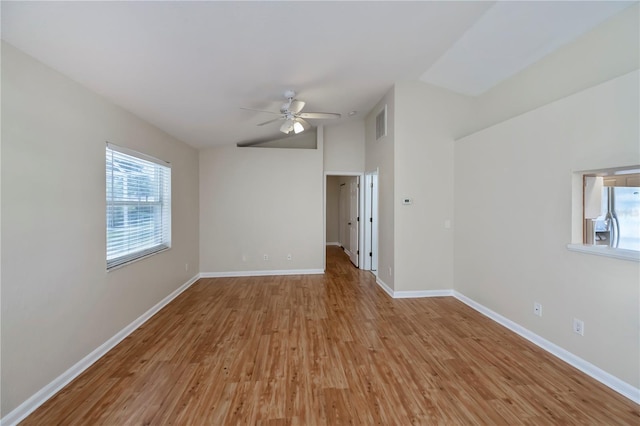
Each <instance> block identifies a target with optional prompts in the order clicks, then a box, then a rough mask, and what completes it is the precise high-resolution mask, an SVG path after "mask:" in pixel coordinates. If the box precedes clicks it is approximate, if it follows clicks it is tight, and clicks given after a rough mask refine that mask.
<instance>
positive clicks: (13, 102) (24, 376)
mask: <svg viewBox="0 0 640 426" xmlns="http://www.w3.org/2000/svg"><path fill="white" fill-rule="evenodd" d="M105 141H109V142H113V143H115V144H118V145H121V146H126V147H128V148H131V149H134V150H137V151H141V152H144V153H147V154H149V155H152V156H154V157H157V158H160V159H163V160H167V161H170V162H171V164H172V248H171V249H170V250H168V251H166V252H163V253H160V254H157V255H154V256H151V257H149V258H147V259H144V260H142V261H139V262H136V263H133V264H130V265H127V266H125V267H123V268H121V269H117V270H114V271H112V272H109V273H107V272H106V261H105V258H106V249H105V244H106V238H105V197H106V194H105ZM1 166H2V168H1V170H2V203H1V206H2V207H1V209H2V214H1V216H2V242H1V243H2V265H1V266H2V289H1V292H2V302H1V303H2V307H1V308H2V314H1V315H2V317H1V320H2V321H1V323H2V325H1V327H2V328H1V335H2V337H1V339H2V340H1V346H2V354H1V355H2V382H1V387H2V409H1V413H2V416H4V415H6V414H7V413H8V412H9V411H11V410H12V409H14V408H15V407H16V406H18V405H19V404H21V403H22V402H23V401H25V400H26V399H27V398H29V397H30V396H32V395H33V394H34V393H36V392H37V391H39V390H40V389H41V388H43V387H44V386H45V385H47V384H49V383H50V382H51V381H52V380H54V379H55V378H57V377H58V376H59V375H61V374H62V373H63V372H65V371H66V370H67V369H69V368H70V367H71V366H73V365H74V364H76V363H77V362H78V361H80V360H81V359H82V358H84V357H85V356H86V355H88V354H89V353H90V352H92V351H93V350H94V349H96V348H97V347H98V346H100V345H101V344H103V343H104V342H106V341H107V340H108V339H109V338H111V337H113V336H114V335H115V334H116V333H117V332H119V331H120V330H122V329H123V328H124V327H125V326H127V325H128V324H130V323H131V322H132V321H134V320H135V319H137V318H138V317H139V316H140V315H142V314H143V313H144V312H146V311H147V310H148V309H149V308H151V307H153V306H154V305H155V304H157V303H158V302H159V301H161V300H162V299H163V298H165V297H166V296H167V295H169V294H170V293H171V292H172V291H174V290H175V289H177V288H178V287H180V286H181V285H182V284H184V283H185V282H187V281H188V280H189V279H190V278H191V277H193V276H194V275H196V274H197V273H198V271H199V265H198V238H199V233H198V214H197V212H198V156H197V152H196V151H195V150H194V149H192V148H190V147H188V146H186V145H184V144H183V143H181V142H179V141H177V140H176V139H174V138H172V137H171V136H169V135H167V134H166V133H163V132H161V131H160V130H158V129H157V128H155V127H153V126H151V125H149V124H147V123H145V122H143V121H142V120H140V119H138V118H137V117H135V116H133V115H132V114H130V113H128V112H126V111H124V110H122V109H121V108H119V107H116V106H115V105H113V104H111V103H109V102H107V101H106V100H105V99H103V98H101V97H99V96H98V95H96V94H94V93H93V92H90V91H88V90H86V89H85V88H83V87H81V86H80V85H78V84H76V83H75V82H73V81H71V80H69V79H68V78H66V77H64V76H62V75H61V74H59V73H57V72H55V71H53V70H52V69H50V68H48V67H46V66H44V65H42V64H41V63H39V62H36V61H35V60H33V59H32V58H30V57H28V56H26V55H24V54H23V53H21V52H19V51H18V50H16V49H14V48H13V47H11V46H9V45H7V44H4V43H3V44H2V164H1ZM187 263H188V264H189V270H188V271H185V264H187Z"/></svg>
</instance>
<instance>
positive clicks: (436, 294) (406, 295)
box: [393, 290, 453, 299]
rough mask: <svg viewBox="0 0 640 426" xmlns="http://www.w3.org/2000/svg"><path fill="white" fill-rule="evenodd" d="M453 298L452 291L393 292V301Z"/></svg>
mask: <svg viewBox="0 0 640 426" xmlns="http://www.w3.org/2000/svg"><path fill="white" fill-rule="evenodd" d="M445 296H453V290H419V291H394V292H393V298H394V299H415V298H417V297H445Z"/></svg>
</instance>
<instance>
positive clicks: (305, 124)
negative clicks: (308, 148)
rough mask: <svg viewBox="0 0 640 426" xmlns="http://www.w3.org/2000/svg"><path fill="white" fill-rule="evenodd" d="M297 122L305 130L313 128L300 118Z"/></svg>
mask: <svg viewBox="0 0 640 426" xmlns="http://www.w3.org/2000/svg"><path fill="white" fill-rule="evenodd" d="M296 121H297V122H298V123H300V124H302V127H304V129H305V130H309V129H310V128H311V124H309V122H308V121H305V120H303V119H302V118H300V117H298V118H296Z"/></svg>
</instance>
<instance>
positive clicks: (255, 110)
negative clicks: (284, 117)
mask: <svg viewBox="0 0 640 426" xmlns="http://www.w3.org/2000/svg"><path fill="white" fill-rule="evenodd" d="M240 109H243V110H245V111H254V112H266V113H267V114H276V115H280V113H279V112H273V111H265V110H263V109H253V108H240Z"/></svg>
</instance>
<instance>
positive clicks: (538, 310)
mask: <svg viewBox="0 0 640 426" xmlns="http://www.w3.org/2000/svg"><path fill="white" fill-rule="evenodd" d="M533 314H534V315H537V316H539V317H541V316H542V305H541V304H539V303H538V302H533Z"/></svg>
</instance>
